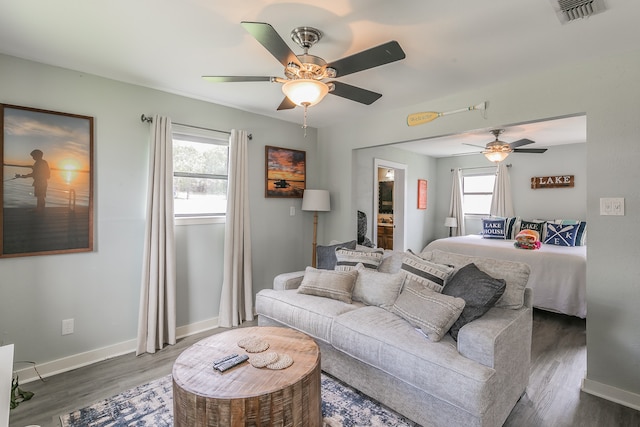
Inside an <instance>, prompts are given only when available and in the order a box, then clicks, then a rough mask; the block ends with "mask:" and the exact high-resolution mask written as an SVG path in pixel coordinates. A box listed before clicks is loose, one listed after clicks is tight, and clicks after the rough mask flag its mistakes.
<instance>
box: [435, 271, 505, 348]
mask: <svg viewBox="0 0 640 427" xmlns="http://www.w3.org/2000/svg"><path fill="white" fill-rule="evenodd" d="M505 287H506V282H505V281H504V279H496V278H494V277H491V276H490V275H488V274H487V273H485V272H483V271H482V270H480V269H479V268H478V267H477V266H476V265H475V264H474V263H471V264H467V265H465V266H464V267H462V268H461V269H460V270H458V272H457V273H456V274H454V275H453V277H451V279H450V280H449V281H448V282H447V284H446V285H445V287H444V289H443V290H442V293H443V294H444V295H449V296H452V297H458V298H462V299H463V300H464V301H465V306H464V309H463V310H462V313H461V314H460V317H458V320H456V321H455V323H454V324H453V325H452V326H451V329H450V330H449V332H450V333H451V336H452V337H453V339H455V340H456V341H457V340H458V331H459V330H460V328H462V327H463V326H464V325H466V324H467V323H469V322H472V321H474V320H476V319H477V318H479V317H481V316H483V315H484V314H485V313H486V312H487V311H489V309H490V308H491V307H493V306H494V305H495V303H496V301H498V299H500V297H501V296H502V294H503V293H504V290H505Z"/></svg>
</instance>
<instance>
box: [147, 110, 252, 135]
mask: <svg viewBox="0 0 640 427" xmlns="http://www.w3.org/2000/svg"><path fill="white" fill-rule="evenodd" d="M140 121H141V122H147V123H153V117H147V116H145V115H144V113H143V114H142V115H141V116H140ZM174 124H176V125H180V126H187V127H190V128H195V129H202V130H210V131H213V132H222V133H226V134H227V135H231V132H229V131H228V130H219V129H211V128H205V127H201V126H193V125H185V124H184V123H177V122H175V123H174ZM247 138H249V141H251V140H252V139H253V135H252V134H249V135H247Z"/></svg>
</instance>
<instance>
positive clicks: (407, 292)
mask: <svg viewBox="0 0 640 427" xmlns="http://www.w3.org/2000/svg"><path fill="white" fill-rule="evenodd" d="M464 304H465V303H464V300H463V299H462V298H455V297H452V296H449V295H443V294H440V293H438V292H434V291H432V290H431V289H429V288H428V287H426V286H424V285H421V284H420V283H418V282H415V281H413V280H407V281H406V282H405V284H404V289H402V292H401V293H400V296H398V299H397V300H396V302H395V303H394V304H393V307H392V308H391V312H392V313H395V314H397V315H398V316H400V317H402V318H403V319H404V320H406V321H407V322H409V324H410V325H411V326H413V327H416V328H420V330H421V331H422V332H423V333H424V334H425V335H426V336H427V338H429V340H430V341H433V342H436V341H440V340H441V339H442V337H443V336H444V335H445V334H446V333H447V331H448V330H449V328H451V325H453V323H454V322H455V321H456V320H457V319H458V316H460V313H461V312H462V309H463V308H464Z"/></svg>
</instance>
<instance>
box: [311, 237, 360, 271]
mask: <svg viewBox="0 0 640 427" xmlns="http://www.w3.org/2000/svg"><path fill="white" fill-rule="evenodd" d="M337 248H347V249H355V248H356V241H355V240H352V241H350V242H344V243H336V244H333V245H329V246H320V245H318V246H316V266H317V267H318V268H319V269H321V270H333V269H334V268H336V249H337Z"/></svg>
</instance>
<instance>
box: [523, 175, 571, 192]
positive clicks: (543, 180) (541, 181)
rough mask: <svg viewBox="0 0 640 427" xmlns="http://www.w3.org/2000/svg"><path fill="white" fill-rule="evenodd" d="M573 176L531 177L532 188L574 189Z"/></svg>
mask: <svg viewBox="0 0 640 427" xmlns="http://www.w3.org/2000/svg"><path fill="white" fill-rule="evenodd" d="M573 185H574V176H573V175H557V176H534V177H531V188H532V189H534V190H535V189H537V188H562V187H573Z"/></svg>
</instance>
